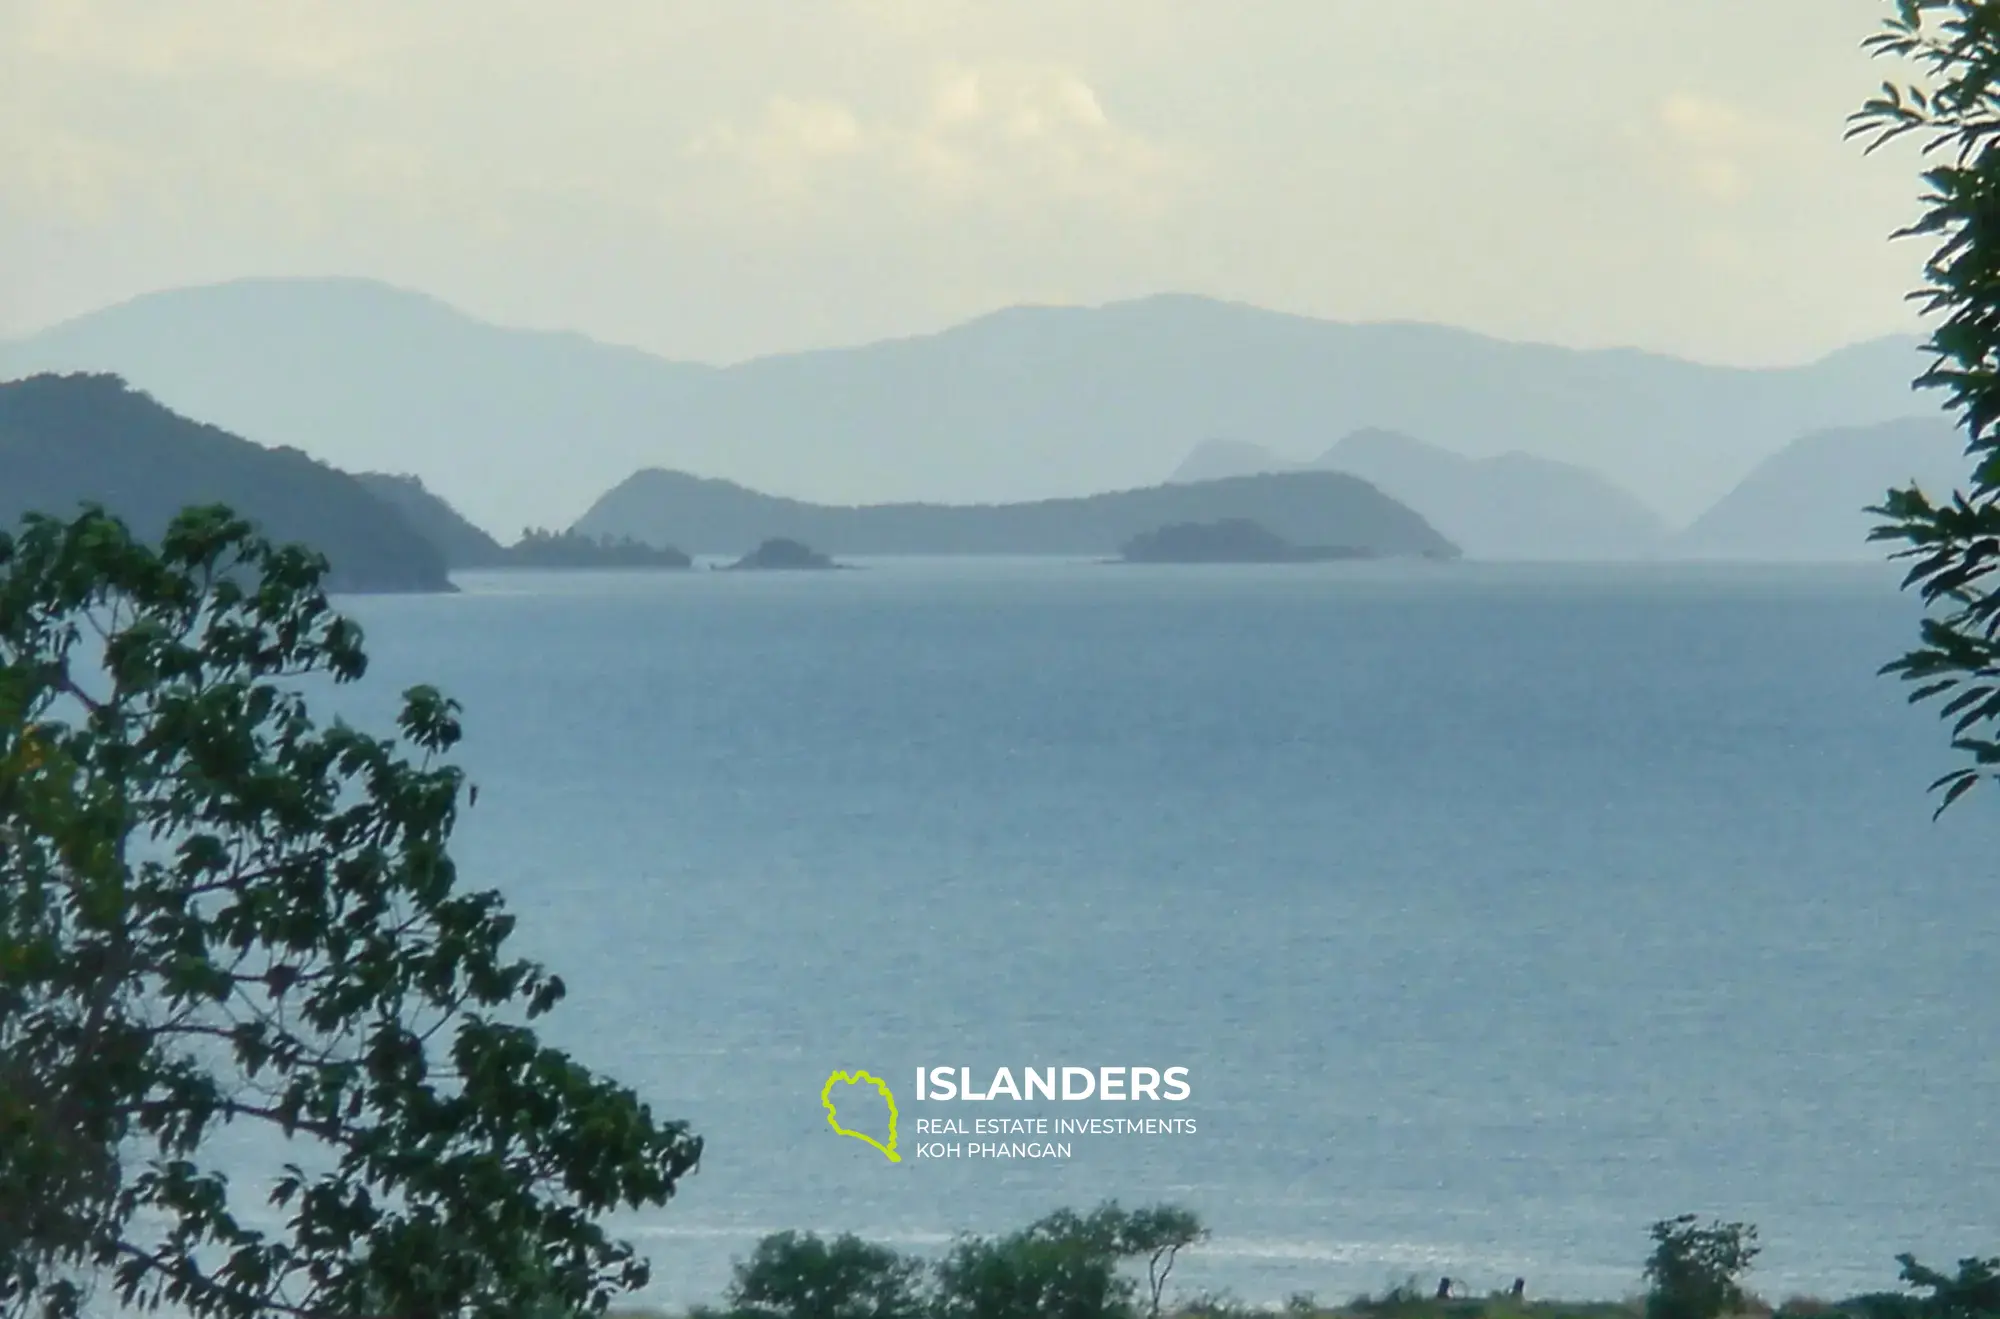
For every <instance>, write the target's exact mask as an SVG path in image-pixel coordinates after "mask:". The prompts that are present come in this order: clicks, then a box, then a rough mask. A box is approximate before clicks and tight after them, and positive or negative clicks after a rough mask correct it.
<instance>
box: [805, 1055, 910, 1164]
mask: <svg viewBox="0 0 2000 1319" xmlns="http://www.w3.org/2000/svg"><path fill="white" fill-rule="evenodd" d="M843 1081H844V1082H846V1083H847V1084H848V1085H864V1084H865V1085H872V1086H874V1087H875V1089H876V1091H877V1092H879V1093H880V1094H881V1096H882V1098H883V1100H884V1101H886V1102H887V1103H888V1105H889V1143H888V1144H887V1145H884V1144H883V1143H882V1142H881V1141H879V1140H877V1139H875V1138H874V1137H873V1136H871V1135H869V1134H868V1133H867V1132H865V1131H849V1130H848V1129H847V1128H846V1127H843V1126H841V1125H840V1113H839V1111H838V1110H837V1109H835V1107H834V1104H833V1087H835V1086H836V1085H839V1084H840V1083H841V1082H843ZM819 1103H820V1107H821V1108H824V1109H825V1110H826V1124H827V1125H828V1126H829V1127H832V1128H833V1129H834V1130H835V1131H836V1132H838V1133H839V1134H840V1135H843V1136H849V1137H852V1138H853V1139H855V1140H858V1141H862V1142H864V1143H866V1144H869V1145H873V1146H874V1147H875V1148H876V1149H878V1150H880V1151H882V1154H883V1156H884V1157H885V1158H887V1159H888V1160H889V1162H891V1163H901V1162H902V1161H903V1156H902V1155H900V1154H898V1153H896V1096H895V1093H894V1092H893V1091H891V1090H890V1089H889V1083H888V1082H886V1081H884V1080H882V1079H881V1078H880V1077H876V1076H870V1075H869V1074H868V1073H867V1072H835V1073H834V1074H833V1075H831V1076H829V1077H827V1078H826V1084H825V1085H824V1086H822V1087H821V1088H820V1092H819Z"/></svg>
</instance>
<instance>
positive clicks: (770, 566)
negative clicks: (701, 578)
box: [721, 536, 847, 572]
mask: <svg viewBox="0 0 2000 1319" xmlns="http://www.w3.org/2000/svg"><path fill="white" fill-rule="evenodd" d="M721 566H722V567H723V569H724V570H725V571H730V572H734V571H737V570H743V571H775V572H788V571H794V570H797V569H802V568H804V569H814V568H844V567H846V566H847V565H846V564H844V563H835V562H834V561H833V560H832V559H829V558H827V557H826V555H824V554H821V553H820V552H819V551H818V550H815V549H812V548H810V547H809V546H806V545H803V544H800V543H799V542H798V541H795V540H788V539H786V538H785V537H783V536H777V537H773V538H772V539H770V540H767V541H765V542H764V543H763V544H762V545H759V546H758V547H757V548H756V549H754V550H751V551H750V552H749V553H748V554H746V555H744V556H743V557H742V558H740V559H738V560H737V561H736V562H734V563H729V564H723V565H721Z"/></svg>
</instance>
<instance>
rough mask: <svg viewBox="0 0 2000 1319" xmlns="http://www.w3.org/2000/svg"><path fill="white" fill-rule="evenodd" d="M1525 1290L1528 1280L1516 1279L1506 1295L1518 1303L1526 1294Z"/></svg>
mask: <svg viewBox="0 0 2000 1319" xmlns="http://www.w3.org/2000/svg"><path fill="white" fill-rule="evenodd" d="M1527 1290H1528V1280H1527V1279H1526V1278H1516V1279H1514V1288H1513V1290H1512V1291H1510V1292H1508V1293H1507V1295H1508V1296H1509V1297H1511V1298H1512V1299H1514V1300H1517V1301H1518V1300H1520V1299H1521V1297H1522V1296H1523V1295H1525V1294H1526V1293H1527Z"/></svg>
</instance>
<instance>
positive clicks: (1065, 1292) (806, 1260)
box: [729, 1201, 1208, 1319]
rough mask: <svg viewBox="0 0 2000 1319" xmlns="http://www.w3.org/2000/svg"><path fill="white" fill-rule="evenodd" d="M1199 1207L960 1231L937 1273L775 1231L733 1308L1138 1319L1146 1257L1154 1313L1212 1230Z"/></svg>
mask: <svg viewBox="0 0 2000 1319" xmlns="http://www.w3.org/2000/svg"><path fill="white" fill-rule="evenodd" d="M1207 1236H1208V1230H1207V1229H1206V1228H1204V1227H1203V1226H1202V1225H1201V1222H1200V1220H1199V1219H1197V1218H1196V1217H1195V1216H1194V1215H1193V1214H1192V1213H1190V1212H1189V1211H1187V1210H1185V1209H1180V1208H1176V1207H1174V1206H1172V1205H1158V1206H1154V1207H1151V1208H1146V1209H1136V1210H1128V1209H1124V1208H1121V1207H1120V1206H1119V1205H1118V1204H1117V1203H1116V1202H1115V1201H1114V1202H1107V1203H1105V1204H1103V1205H1100V1206H1099V1207H1098V1208H1096V1209H1094V1210H1092V1211H1091V1212H1090V1213H1088V1214H1079V1213H1077V1212H1076V1211H1075V1210H1071V1209H1059V1210H1057V1211H1056V1212H1054V1213H1052V1214H1049V1215H1048V1216H1047V1217H1045V1218H1042V1219H1039V1220H1037V1221H1036V1222H1034V1223H1031V1224H1029V1225H1028V1226H1027V1227H1025V1228H1023V1229H1021V1230H1020V1231H1018V1232H1013V1233H1010V1234H1008V1235H1005V1236H999V1237H979V1236H968V1237H963V1238H961V1239H960V1240H959V1241H958V1242H957V1243H956V1244H954V1245H953V1247H952V1248H951V1250H950V1251H948V1252H947V1253H946V1254H945V1256H944V1257H943V1258H942V1259H940V1260H938V1261H937V1262H936V1264H935V1266H934V1267H932V1268H930V1269H929V1270H928V1276H926V1273H927V1271H926V1269H925V1266H924V1265H923V1264H922V1263H921V1262H919V1261H917V1260H913V1259H908V1258H905V1257H903V1256H900V1255H898V1254H897V1253H896V1252H895V1251H893V1250H890V1249H888V1248H887V1247H883V1246H875V1245H870V1244H868V1243H867V1242H864V1241H861V1240H859V1239H858V1238H856V1237H852V1236H841V1237H836V1238H834V1239H833V1240H832V1241H825V1240H822V1239H821V1238H819V1237H816V1236H814V1235H812V1234H810V1233H804V1234H801V1233H796V1232H780V1233H776V1234H774V1235H772V1236H768V1237H765V1238H764V1239H763V1240H762V1241H761V1242H759V1243H758V1245H757V1249H756V1251H755V1252H754V1253H753V1254H752V1255H751V1257H750V1258H749V1259H747V1260H744V1261H741V1262H740V1263H738V1265H737V1267H736V1274H735V1279H734V1281H733V1282H732V1284H731V1286H730V1289H729V1306H730V1308H729V1314H731V1315H732V1316H737V1317H739V1319H915V1317H916V1316H935V1319H1018V1316H1021V1315H1035V1316H1037V1317H1038V1319H1132V1316H1133V1315H1134V1314H1135V1313H1136V1310H1137V1307H1136V1305H1135V1304H1134V1302H1135V1300H1136V1299H1137V1298H1138V1297H1139V1295H1140V1291H1139V1283H1138V1281H1137V1280H1136V1279H1134V1278H1130V1277H1126V1276H1124V1275H1123V1274H1121V1272H1120V1269H1121V1267H1122V1266H1123V1265H1125V1264H1126V1263H1128V1262H1132V1261H1138V1260H1144V1261H1145V1263H1146V1281H1145V1292H1144V1296H1145V1299H1146V1305H1147V1313H1148V1314H1149V1315H1151V1316H1157V1315H1158V1314H1159V1312H1160V1303H1161V1295H1162V1292H1163V1291H1164V1289H1165V1287H1166V1284H1167V1278H1168V1276H1169V1275H1170V1274H1171V1273H1172V1272H1173V1266H1174V1262H1175V1260H1176V1259H1177V1258H1178V1257H1179V1255H1180V1252H1181V1251H1183V1250H1185V1249H1187V1248H1188V1247H1190V1246H1192V1245H1194V1244H1196V1243H1197V1242H1200V1241H1203V1240H1205V1239H1207Z"/></svg>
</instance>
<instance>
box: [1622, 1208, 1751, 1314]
mask: <svg viewBox="0 0 2000 1319" xmlns="http://www.w3.org/2000/svg"><path fill="white" fill-rule="evenodd" d="M1652 1235H1653V1253H1652V1255H1651V1256H1650V1257H1649V1258H1648V1259H1647V1260H1646V1281H1647V1283H1648V1284H1649V1285H1650V1288H1651V1290H1650V1291H1649V1292H1648V1294H1647V1296H1646V1319H1719V1316H1722V1315H1727V1314H1737V1313H1740V1312H1741V1311H1742V1308H1743V1303H1744V1300H1745V1299H1746V1298H1745V1296H1744V1293H1743V1288H1742V1285H1741V1282H1740V1279H1741V1278H1742V1276H1743V1275H1744V1274H1745V1273H1747V1272H1749V1270H1750V1263H1751V1261H1752V1260H1754V1259H1756V1258H1757V1253H1758V1250H1759V1247H1758V1245H1757V1229H1756V1228H1754V1227H1752V1226H1750V1225H1749V1224H1746V1223H1724V1222H1721V1221H1719V1220H1718V1221H1716V1222H1713V1223H1710V1224H1709V1225H1708V1226H1707V1227H1703V1226H1702V1225H1701V1223H1700V1221H1699V1220H1698V1219H1696V1217H1695V1216H1694V1215H1693V1214H1682V1215H1681V1216H1680V1217H1678V1218H1667V1219H1662V1220H1661V1221H1660V1222H1657V1223H1655V1224H1653V1227H1652Z"/></svg>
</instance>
